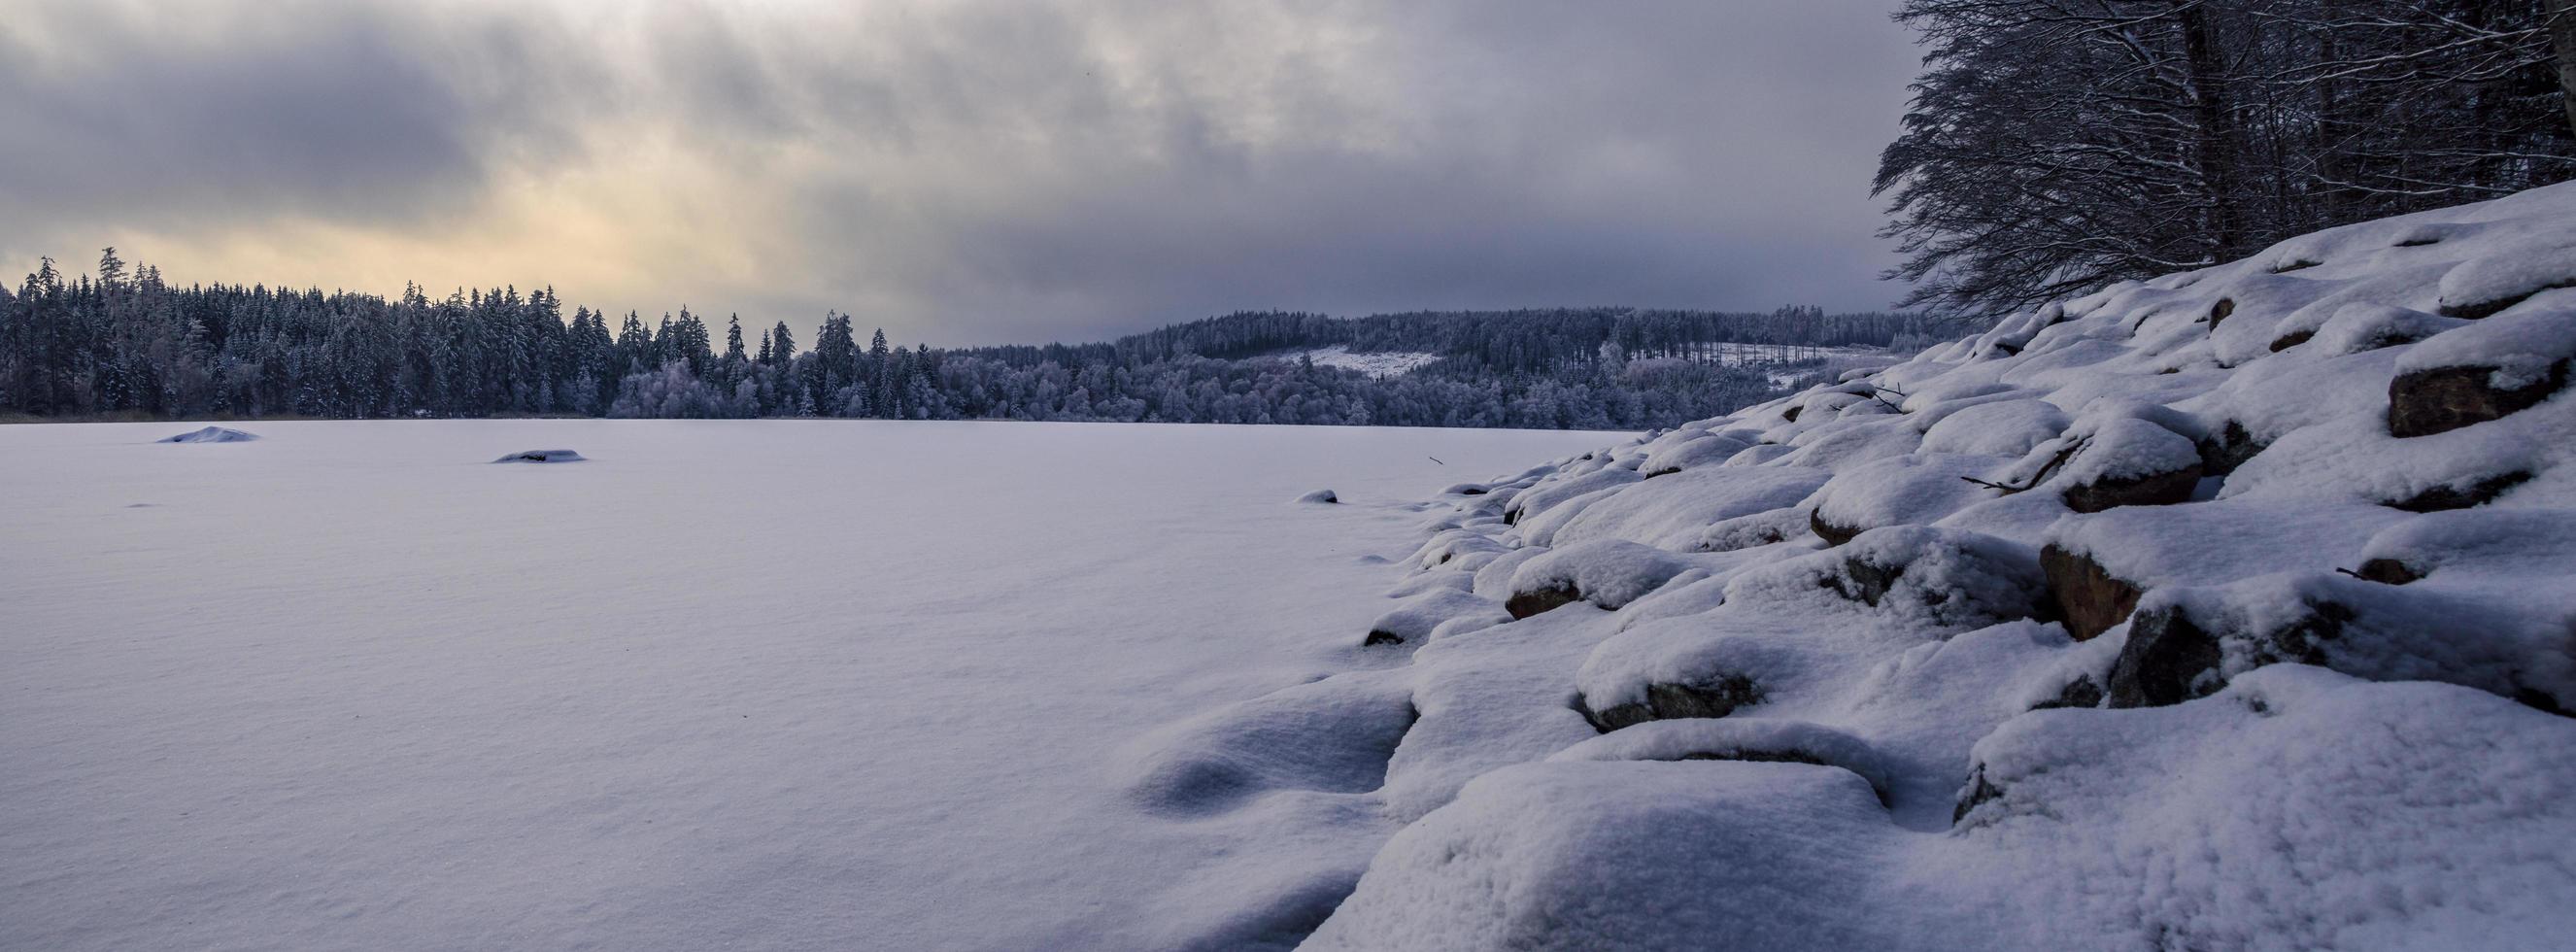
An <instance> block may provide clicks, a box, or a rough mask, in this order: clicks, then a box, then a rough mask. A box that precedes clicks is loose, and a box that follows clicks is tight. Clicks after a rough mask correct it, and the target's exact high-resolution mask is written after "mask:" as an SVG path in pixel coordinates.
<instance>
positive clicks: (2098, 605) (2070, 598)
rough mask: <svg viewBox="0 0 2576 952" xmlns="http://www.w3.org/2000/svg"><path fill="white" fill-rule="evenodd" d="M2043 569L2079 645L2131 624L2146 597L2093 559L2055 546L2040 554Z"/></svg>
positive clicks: (2067, 629) (2049, 588)
mask: <svg viewBox="0 0 2576 952" xmlns="http://www.w3.org/2000/svg"><path fill="white" fill-rule="evenodd" d="M2039 569H2040V571H2041V572H2043V573H2045V574H2046V575H2047V576H2048V593H2049V596H2050V597H2051V598H2053V599H2055V600H2056V602H2057V610H2058V613H2059V614H2060V615H2061V616H2062V617H2063V618H2064V620H2065V625H2066V631H2067V633H2068V634H2071V635H2074V636H2075V640H2077V641H2089V640H2091V639H2092V638H2094V637H2095V636H2097V635H2100V634H2101V633H2103V632H2106V631H2109V630H2111V629H2112V628H2113V627H2114V626H2117V625H2118V624H2120V623H2121V622H2123V621H2127V620H2128V619H2129V613H2130V612H2132V611H2135V610H2136V609H2137V607H2138V598H2139V597H2140V596H2142V595H2145V594H2146V593H2145V592H2144V591H2143V590H2140V589H2139V588H2138V587H2137V586H2135V585H2131V584H2129V583H2128V582H2125V581H2121V580H2120V579H2117V578H2113V577H2112V576H2111V573H2110V572H2107V571H2104V570H2103V568H2102V566H2100V565H2099V564H2096V563H2095V562H2094V561H2093V560H2092V559H2090V558H2087V557H2085V556H2083V555H2080V554H2077V553H2074V552H2069V551H2067V550H2065V549H2061V548H2058V547H2057V546H2053V545H2052V546H2047V547H2044V548H2042V549H2040V550H2039ZM2132 637H2134V636H2132Z"/></svg>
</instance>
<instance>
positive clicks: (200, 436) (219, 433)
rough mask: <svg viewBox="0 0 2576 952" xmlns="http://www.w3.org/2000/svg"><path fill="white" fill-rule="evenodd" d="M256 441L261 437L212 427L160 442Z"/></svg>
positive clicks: (167, 438)
mask: <svg viewBox="0 0 2576 952" xmlns="http://www.w3.org/2000/svg"><path fill="white" fill-rule="evenodd" d="M256 439H259V437H258V436H257V435H256V434H251V433H244V432H242V431H240V430H233V429H226V428H224V427H220V426H210V427H207V428H205V429H202V430H190V431H188V432H186V433H181V434H179V435H177V436H170V437H163V438H161V439H160V440H159V441H158V442H162V443H247V442H250V441H252V440H256Z"/></svg>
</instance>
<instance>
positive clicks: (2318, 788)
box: [1138, 183, 2576, 949]
mask: <svg viewBox="0 0 2576 952" xmlns="http://www.w3.org/2000/svg"><path fill="white" fill-rule="evenodd" d="M2570 248H2576V183H2570V184H2565V185H2559V186H2553V187H2550V188H2544V189H2538V190H2534V191H2531V192H2527V193H2523V194H2520V195H2516V196H2512V197H2508V198H2504V199H2499V200H2496V201H2492V202H2487V203H2484V204H2479V205H2471V206H2465V207H2461V208H2456V209H2450V210H2445V211H2440V212H2430V213H2424V214H2417V215H2410V216H2405V217H2401V218H2395V219H2390V220H2385V221H2379V222H2372V223H2366V224H2360V225H2354V226H2350V227H2344V228H2337V229H2333V230H2329V231H2325V232H2320V233H2317V234H2313V235H2308V236H2303V237H2300V238H2297V239H2293V240H2291V241H2287V242H2283V243H2282V244H2281V245H2279V246H2277V247H2275V248H2272V249H2269V250H2267V251H2265V252H2264V253H2262V254H2258V255H2255V256H2253V257H2252V258H2249V259H2247V260H2244V261H2239V262H2234V263H2231V264H2225V265H2220V266H2215V267H2210V268H2205V269H2201V270H2197V271H2191V272H2185V273H2179V274H2172V275H2167V276H2164V277H2161V278H2157V279H2154V280H2151V281H2143V282H2124V283H2121V284H2118V285H2116V286H2113V287H2109V288H2106V289H2104V290H2101V291H2099V292H2097V293H2093V294H2089V295H2085V296H2083V297H2078V298H2074V299H2071V300H2066V301H2061V302H2057V303H2053V304H2050V305H2047V306H2045V307H2042V308H2040V309H2038V310H2036V311H2032V312H2030V313H2025V314H2018V315H2014V316H2012V317H2010V318H2008V319H2005V320H2002V321H2000V322H1999V323H1997V325H1996V326H1995V327H1994V328H1993V329H1991V330H1989V331H1986V332H1984V333H1980V334H1977V335H1975V336H1972V337H1968V338H1966V339H1963V340H1959V341H1955V342H1953V343H1950V344H1947V345H1944V346H1939V347H1935V348H1933V349H1931V350H1929V351H1927V352H1925V353H1923V354H1921V355H1919V356H1917V357H1915V358H1914V359H1912V360H1910V361H1907V362H1904V363H1901V364H1898V365H1896V366H1892V367H1887V368H1884V369H1880V370H1874V371H1865V372H1854V373H1851V374H1847V375H1845V379H1842V380H1840V381H1837V382H1834V383H1831V384H1827V385H1820V386H1817V387H1814V388H1811V389H1809V390H1807V391H1806V392H1803V393H1799V394H1796V395H1793V396H1790V397H1786V398H1783V399H1780V400H1775V401H1772V402H1769V403H1765V404H1761V405H1757V406H1753V407H1749V408H1746V409H1744V410H1742V411H1740V412H1738V413H1735V414H1733V415H1730V416H1727V417H1722V418H1718V419H1713V420H1707V421H1702V422H1698V423H1693V424H1689V425H1687V426H1683V427H1680V428H1677V429H1675V430H1673V431H1670V432H1660V433H1654V434H1648V435H1646V436H1643V437H1639V438H1637V439H1635V440H1631V441H1629V442H1627V443H1624V444H1621V445H1618V446H1614V447H1609V448H1606V449H1602V450H1599V451H1596V452H1592V453H1587V454H1583V455H1580V456H1576V457H1568V458H1565V459H1561V460H1558V461H1556V462H1554V463H1551V464H1549V465H1546V466H1543V467H1539V468H1536V469H1534V470H1531V471H1528V472H1524V473H1522V474H1520V475H1517V476H1512V477H1505V478H1502V479H1498V480H1494V481H1491V482H1486V483H1472V484H1461V485H1460V486H1457V487H1452V490H1451V491H1450V492H1449V493H1447V494H1444V495H1443V496H1442V497H1441V499H1440V504H1441V505H1440V507H1439V508H1440V509H1441V510H1442V511H1441V512H1440V513H1439V515H1438V517H1437V518H1436V519H1435V520H1434V521H1433V522H1432V523H1431V524H1430V525H1429V526H1428V527H1427V528H1428V531H1429V533H1430V534H1429V538H1428V540H1427V541H1426V542H1425V543H1424V545H1423V547H1422V549H1421V551H1419V552H1417V553H1416V554H1415V556H1414V557H1413V558H1411V559H1409V560H1406V561H1405V562H1404V563H1403V564H1405V565H1406V566H1407V568H1408V570H1409V571H1410V573H1412V574H1411V575H1410V576H1409V577H1408V578H1406V579H1405V580H1404V581H1403V582H1402V583H1401V584H1399V585H1398V586H1397V588H1396V589H1395V591H1394V592H1393V593H1391V597H1392V598H1394V599H1396V602H1395V604H1394V605H1393V606H1392V607H1391V608H1390V610H1389V612H1388V614H1387V615H1386V616H1385V617H1384V618H1383V619H1381V621H1380V623H1379V625H1378V626H1377V628H1375V629H1373V630H1372V632H1370V633H1369V636H1368V639H1367V640H1369V641H1370V642H1372V643H1378V644H1386V643H1397V644H1403V645H1408V646H1415V647H1413V649H1412V651H1411V653H1410V655H1409V656H1405V655H1393V656H1390V655H1387V654H1385V653H1383V652H1382V651H1381V652H1379V653H1375V654H1370V653H1368V652H1359V653H1355V654H1354V655H1353V656H1352V657H1354V658H1357V659H1362V661H1364V662H1366V663H1365V664H1362V663H1359V662H1355V668H1357V669H1355V670H1353V671H1351V672H1349V673H1346V674H1341V675H1336V676H1334V677H1331V678H1327V679H1325V680H1323V681H1320V682H1317V683H1314V684H1309V685H1305V686H1301V687H1298V688H1293V689H1290V691H1289V692H1285V693H1283V695H1282V696H1281V697H1279V698H1278V699H1277V700H1275V701H1271V702H1265V703H1257V704H1252V705H1247V706H1244V707H1241V708H1238V709H1236V713H1234V714H1232V715H1229V716H1231V717H1234V718H1237V719H1244V718H1250V719H1254V720H1258V721H1259V722H1260V726H1259V727H1257V728H1256V727H1253V726H1250V725H1249V724H1238V725H1237V726H1235V727H1234V728H1231V729H1230V730H1229V731H1219V732H1215V733H1213V734H1211V733H1209V732H1208V731H1206V730H1201V731H1199V732H1198V733H1194V734H1193V733H1188V732H1183V733H1180V734H1175V735H1172V738H1171V739H1169V740H1168V741H1167V742H1168V743H1171V744H1175V745H1178V746H1177V747H1175V748H1174V749H1171V750H1166V751H1162V752H1159V753H1156V754H1154V755H1152V756H1150V757H1147V761H1148V762H1152V763H1162V764H1184V763H1202V762H1204V763H1222V764H1224V765H1225V772H1224V776H1226V777H1228V778H1235V777H1242V778H1269V777H1285V776H1291V775H1296V774H1299V773H1301V772H1303V771H1308V770H1310V769H1312V768H1309V767H1306V766H1305V765H1304V764H1305V761H1306V759H1309V758H1311V756H1313V755H1311V754H1309V753H1308V752H1309V751H1314V750H1327V751H1330V752H1331V756H1332V757H1333V758H1335V759H1334V761H1333V762H1334V763H1335V764H1336V765H1337V766H1335V767H1334V768H1333V772H1332V774H1331V775H1332V776H1333V777H1335V778H1340V779H1337V780H1336V782H1337V783H1340V784H1343V786H1338V787H1333V788H1332V789H1348V786H1347V784H1348V780H1347V778H1350V777H1371V776H1374V771H1376V769H1377V765H1375V764H1374V763H1373V762H1372V763H1368V764H1365V765H1347V766H1344V765H1341V764H1342V762H1343V761H1344V760H1361V759H1366V758H1367V757H1369V756H1371V752H1378V751H1384V754H1383V756H1384V757H1385V761H1386V762H1385V764H1384V767H1383V777H1382V783H1381V784H1380V785H1379V786H1378V787H1377V788H1376V789H1375V790H1374V791H1373V792H1371V793H1369V794H1367V796H1369V797H1372V798H1373V799H1374V803H1375V804H1376V806H1377V808H1378V809H1379V810H1382V811H1383V812H1384V814H1385V815H1386V816H1387V818H1388V819H1389V820H1390V821H1392V823H1393V824H1397V825H1400V827H1399V828H1398V832H1396V833H1394V834H1393V836H1392V839H1391V840H1389V841H1388V843H1387V844H1386V846H1385V847H1384V848H1383V849H1382V850H1381V851H1380V852H1379V853H1378V854H1377V856H1376V858H1375V859H1374V861H1373V862H1371V863H1370V864H1369V865H1368V867H1367V869H1366V871H1365V874H1364V875H1362V876H1360V877H1359V878H1358V879H1357V886H1356V888H1355V890H1354V891H1353V892H1352V893H1351V895H1350V896H1349V897H1348V898H1347V899H1346V900H1345V901H1343V902H1342V903H1341V904H1340V905H1339V906H1338V908H1337V909H1336V910H1335V911H1334V912H1333V914H1332V915H1331V917H1330V918H1329V919H1328V920H1326V921H1324V922H1323V924H1322V925H1321V926H1320V928H1319V929H1318V930H1317V931H1316V932H1314V933H1313V934H1312V935H1311V937H1309V938H1308V939H1306V940H1305V945H1306V946H1307V947H1310V948H1325V949H1489V948H1515V949H1584V948H1612V947H1615V948H1643V949H1663V948H1670V949H1687V948H1707V947H1721V946H1722V947H1731V948H1836V947H1862V946H1869V947H1882V948H1900V949H1949V948H1993V949H2063V948H2105V947H2133V948H2176V949H2180V948H2320V947H2332V948H2430V947H2447V948H2544V947H2550V946H2552V945H2554V944H2556V943H2557V942H2559V941H2562V940H2563V937H2564V936H2565V935H2566V934H2567V933H2568V932H2570V931H2571V930H2576V859H2571V858H2570V857H2569V856H2568V854H2567V852H2566V850H2565V846H2566V844H2568V843H2570V842H2576V799H2570V798H2568V797H2566V796H2565V795H2564V793H2565V791H2566V790H2567V789H2568V788H2569V787H2570V786H2571V785H2576V720H2571V719H2570V718H2569V717H2568V716H2567V715H2568V712H2569V711H2571V710H2576V467H2572V466H2569V465H2567V462H2568V457H2569V456H2570V455H2571V454H2576V396H2571V395H2570V393H2569V387H2568V383H2569V377H2570V372H2569V371H2570V363H2571V360H2576V255H2571V254H2570V253H2569V249H2570ZM2292 264H2294V265H2295V267H2292V266H2290V265H2292ZM1359 635H1360V633H1358V632H1354V633H1352V636H1351V637H1352V638H1353V640H1354V641H1355V642H1356V641H1357V640H1359ZM1390 665H1392V666H1390ZM1399 695H1402V696H1404V697H1406V698H1409V703H1407V704H1403V705H1400V704H1399ZM1344 696H1348V697H1364V698H1367V699H1368V700H1367V702H1366V706H1365V707H1364V708H1363V707H1354V708H1350V709H1349V711H1347V712H1343V713H1336V714H1334V715H1332V716H1318V715H1316V714H1312V713H1305V711H1306V710H1307V708H1308V706H1309V702H1307V701H1306V700H1303V699H1307V698H1324V697H1344ZM1354 703H1356V702H1354ZM1363 709H1365V710H1369V711H1381V712H1382V713H1374V714H1369V715H1367V716H1366V717H1365V718H1362V720H1363V721H1364V723H1359V724H1356V725H1353V724H1346V723H1344V721H1346V720H1348V719H1351V718H1360V717H1361V715H1360V714H1359V713H1357V712H1359V711H1361V710H1363ZM1269 711H1276V712H1278V713H1276V714H1268V713H1265V712H1269ZM1398 712H1402V713H1398ZM1408 715H1409V716H1408ZM1396 727H1401V728H1402V736H1401V738H1400V739H1399V740H1396V741H1394V742H1393V743H1392V746H1391V749H1389V747H1388V741H1387V739H1386V732H1387V731H1388V730H1390V729H1391V728H1396ZM1301 730H1314V731H1324V732H1347V733H1348V734H1349V736H1347V737H1344V738H1341V739H1339V740H1337V741H1330V742H1328V741H1326V740H1324V739H1320V738H1310V739H1297V738H1294V737H1292V736H1289V735H1293V734H1294V733H1295V732H1297V731H1301ZM1224 737H1232V738H1235V739H1232V740H1224V739H1221V738H1224ZM1254 738H1257V742H1246V739H1254ZM1265 758H1278V762H1277V763H1275V764H1273V763H1265V762H1264V759H1265ZM1172 769H1176V768H1164V769H1163V770H1162V771H1161V772H1157V773H1154V774H1152V775H1151V776H1152V777H1153V778H1155V779H1150V780H1145V781H1140V782H1139V787H1138V790H1139V795H1140V796H1161V797H1169V796H1170V794H1169V793H1165V792H1160V791H1167V790H1169V789H1171V787H1172V784H1171V781H1169V780H1168V779H1165V778H1168V777H1169V776H1171V775H1172V774H1171V773H1170V771H1171V770H1172ZM1261 782H1262V783H1272V784H1277V783H1281V782H1282V781H1272V780H1262V781H1261ZM1224 786H1225V788H1226V790H1227V791H1229V793H1228V795H1229V796H1240V797H1245V798H1251V799H1257V798H1259V797H1261V796H1265V795H1268V794H1263V793H1260V792H1258V788H1257V787H1255V786H1254V784H1253V781H1251V780H1237V781H1230V782H1229V783H1228V784H1226V785H1224ZM1235 791H1242V792H1235ZM1337 877H1338V878H1340V879H1347V877H1348V871H1328V872H1321V873H1318V874H1317V877H1316V879H1315V880H1314V881H1313V882H1311V883H1308V884H1306V886H1307V887H1310V888H1324V887H1325V884H1328V883H1329V882H1333V881H1339V880H1337ZM1282 941H1285V940H1282Z"/></svg>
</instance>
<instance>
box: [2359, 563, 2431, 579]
mask: <svg viewBox="0 0 2576 952" xmlns="http://www.w3.org/2000/svg"><path fill="white" fill-rule="evenodd" d="M2352 575H2353V577H2354V578H2359V579H2366V580H2369V581H2373V582H2378V583H2379V584H2381V585H2404V584H2406V583H2408V582H2413V581H2418V580H2420V579H2422V578H2423V577H2424V573H2422V572H2418V571H2415V568H2414V567H2413V566H2410V565H2407V564H2406V563H2404V562H2400V561H2398V560H2396V559H2371V560H2369V561H2367V562H2363V563H2361V571H2358V572H2354V573H2352Z"/></svg>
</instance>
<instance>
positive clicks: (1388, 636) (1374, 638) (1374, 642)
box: [1360, 628, 1404, 648]
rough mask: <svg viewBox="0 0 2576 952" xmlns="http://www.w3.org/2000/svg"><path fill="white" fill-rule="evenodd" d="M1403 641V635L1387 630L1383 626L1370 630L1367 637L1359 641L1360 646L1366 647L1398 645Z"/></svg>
mask: <svg viewBox="0 0 2576 952" xmlns="http://www.w3.org/2000/svg"><path fill="white" fill-rule="evenodd" d="M1403 643H1404V636H1403V635H1399V634H1396V633H1395V632H1392V631H1388V630H1386V629H1384V628H1379V629H1374V630H1371V631H1370V632H1369V633H1368V639H1367V640H1365V641H1362V642H1360V646H1361V647H1364V648H1368V647H1376V646H1378V645H1400V644H1403Z"/></svg>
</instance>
